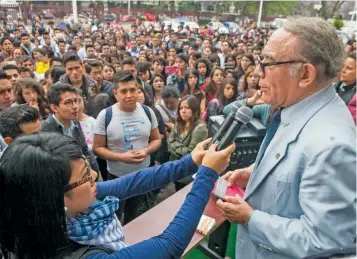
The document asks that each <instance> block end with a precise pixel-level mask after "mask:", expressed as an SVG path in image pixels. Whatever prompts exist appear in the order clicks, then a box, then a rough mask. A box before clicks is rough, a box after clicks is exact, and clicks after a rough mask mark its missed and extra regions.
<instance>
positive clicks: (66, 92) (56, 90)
mask: <svg viewBox="0 0 357 259" xmlns="http://www.w3.org/2000/svg"><path fill="white" fill-rule="evenodd" d="M79 93H80V90H79V89H77V88H75V87H73V86H71V85H69V84H65V83H58V84H55V85H52V86H51V87H50V88H49V90H48V92H47V97H48V102H49V104H50V108H51V110H52V112H53V114H52V115H51V116H49V117H48V118H47V119H46V120H44V121H42V123H41V126H42V131H54V132H58V133H61V134H64V135H66V136H69V137H72V138H74V139H75V140H77V142H78V144H79V145H80V146H81V148H82V151H83V154H84V155H85V156H86V157H87V158H88V159H90V163H91V167H92V168H93V170H95V171H96V172H99V166H98V163H97V161H96V159H95V157H94V155H93V153H92V152H91V151H89V149H88V146H87V144H86V141H85V138H84V135H83V131H82V128H81V125H80V123H79V121H78V120H77V119H78V114H79V102H81V101H82V98H78V96H77V94H79Z"/></svg>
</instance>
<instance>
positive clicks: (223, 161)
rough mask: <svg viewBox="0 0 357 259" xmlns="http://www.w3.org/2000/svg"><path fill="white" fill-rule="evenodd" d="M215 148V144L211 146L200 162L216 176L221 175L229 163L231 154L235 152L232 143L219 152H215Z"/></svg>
mask: <svg viewBox="0 0 357 259" xmlns="http://www.w3.org/2000/svg"><path fill="white" fill-rule="evenodd" d="M217 146H218V145H217V144H213V145H211V147H210V148H209V150H208V151H207V153H206V155H205V156H204V158H203V160H202V165H204V166H206V167H208V168H211V169H213V170H215V171H216V172H217V174H221V173H222V172H223V171H224V170H225V169H226V168H227V167H228V165H229V162H230V161H231V154H232V153H233V151H234V150H235V148H236V145H235V143H234V142H233V143H232V144H231V145H230V146H229V147H227V148H226V149H223V150H221V151H216V149H217Z"/></svg>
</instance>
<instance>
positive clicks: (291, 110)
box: [263, 86, 329, 157]
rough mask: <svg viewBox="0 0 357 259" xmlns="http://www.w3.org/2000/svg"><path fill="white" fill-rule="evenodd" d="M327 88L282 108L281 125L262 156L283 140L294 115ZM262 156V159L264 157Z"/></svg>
mask: <svg viewBox="0 0 357 259" xmlns="http://www.w3.org/2000/svg"><path fill="white" fill-rule="evenodd" d="M328 88H329V86H328V87H324V88H323V89H321V90H319V91H317V92H316V93H313V94H312V95H310V96H308V97H306V98H305V99H303V100H301V101H300V102H298V103H295V104H293V105H291V106H289V107H287V108H284V109H283V110H282V111H281V123H280V125H279V128H278V130H277V131H276V133H275V135H274V137H273V139H272V140H271V142H270V143H269V146H268V147H267V149H266V151H265V153H264V156H265V155H266V154H270V152H269V151H270V150H269V149H270V148H271V147H272V146H274V143H276V142H278V141H279V140H280V139H281V138H283V137H284V136H286V134H287V133H286V132H285V128H286V127H287V126H288V125H289V124H290V122H291V120H293V119H294V118H295V115H297V114H299V113H300V112H301V111H303V110H304V109H303V108H304V107H305V106H306V105H307V104H308V103H310V102H312V100H314V99H316V98H317V99H318V98H319V96H320V95H321V94H323V93H324V92H325V91H326V90H327V89H328ZM264 156H263V157H264Z"/></svg>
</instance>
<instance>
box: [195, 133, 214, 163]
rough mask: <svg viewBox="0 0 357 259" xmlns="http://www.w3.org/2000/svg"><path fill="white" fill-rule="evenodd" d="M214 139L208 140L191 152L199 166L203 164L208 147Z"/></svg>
mask: <svg viewBox="0 0 357 259" xmlns="http://www.w3.org/2000/svg"><path fill="white" fill-rule="evenodd" d="M211 140H212V138H209V139H206V140H204V141H202V142H200V143H198V144H197V145H196V147H195V149H194V150H192V152H191V157H192V160H193V162H194V163H195V164H196V165H197V166H199V165H201V164H202V159H203V157H204V156H205V155H206V153H207V147H208V145H209V143H211Z"/></svg>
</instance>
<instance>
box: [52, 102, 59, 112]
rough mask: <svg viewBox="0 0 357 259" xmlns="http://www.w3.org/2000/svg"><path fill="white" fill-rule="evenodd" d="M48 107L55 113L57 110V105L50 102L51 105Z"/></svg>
mask: <svg viewBox="0 0 357 259" xmlns="http://www.w3.org/2000/svg"><path fill="white" fill-rule="evenodd" d="M50 108H51V110H52V112H53V113H57V112H58V107H57V105H55V104H51V105H50Z"/></svg>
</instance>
